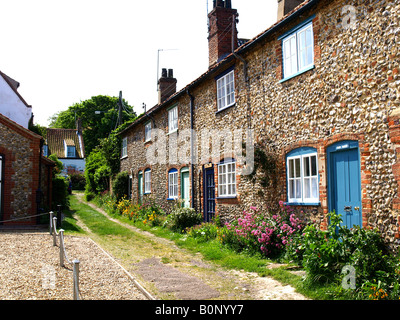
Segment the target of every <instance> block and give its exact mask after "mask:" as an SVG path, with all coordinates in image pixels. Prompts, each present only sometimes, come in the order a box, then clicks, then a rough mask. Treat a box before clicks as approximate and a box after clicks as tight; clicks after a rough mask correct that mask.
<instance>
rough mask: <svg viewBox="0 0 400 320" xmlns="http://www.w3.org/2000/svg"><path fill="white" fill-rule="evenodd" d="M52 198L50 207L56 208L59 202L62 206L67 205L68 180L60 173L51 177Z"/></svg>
mask: <svg viewBox="0 0 400 320" xmlns="http://www.w3.org/2000/svg"><path fill="white" fill-rule="evenodd" d="M52 188H53V198H52V207H53V208H56V207H57V205H59V204H61V205H62V206H63V207H64V208H65V207H68V206H69V200H68V181H67V180H65V178H64V177H62V176H60V175H56V176H55V177H53V186H52Z"/></svg>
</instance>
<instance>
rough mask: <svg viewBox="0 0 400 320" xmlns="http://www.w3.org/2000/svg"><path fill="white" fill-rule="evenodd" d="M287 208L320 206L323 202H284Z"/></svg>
mask: <svg viewBox="0 0 400 320" xmlns="http://www.w3.org/2000/svg"><path fill="white" fill-rule="evenodd" d="M283 204H284V205H286V206H320V205H321V202H284V203H283Z"/></svg>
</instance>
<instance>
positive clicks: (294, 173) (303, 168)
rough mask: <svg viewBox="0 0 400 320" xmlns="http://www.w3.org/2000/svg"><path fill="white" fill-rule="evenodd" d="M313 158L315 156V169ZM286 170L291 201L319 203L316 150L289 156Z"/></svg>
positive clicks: (288, 195) (288, 196) (289, 200)
mask: <svg viewBox="0 0 400 320" xmlns="http://www.w3.org/2000/svg"><path fill="white" fill-rule="evenodd" d="M311 158H315V168H314V169H315V170H314V171H313V168H312V167H313V166H312V160H311ZM296 164H298V166H296ZM286 171H287V186H288V190H287V198H288V202H289V203H319V174H318V156H317V153H316V152H309V153H304V154H300V155H295V156H288V157H287V159H286Z"/></svg>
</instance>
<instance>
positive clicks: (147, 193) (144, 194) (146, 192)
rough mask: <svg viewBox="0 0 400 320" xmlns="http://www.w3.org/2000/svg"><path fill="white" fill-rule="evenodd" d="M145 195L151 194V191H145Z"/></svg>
mask: <svg viewBox="0 0 400 320" xmlns="http://www.w3.org/2000/svg"><path fill="white" fill-rule="evenodd" d="M143 194H144V195H146V194H151V192H145V193H143Z"/></svg>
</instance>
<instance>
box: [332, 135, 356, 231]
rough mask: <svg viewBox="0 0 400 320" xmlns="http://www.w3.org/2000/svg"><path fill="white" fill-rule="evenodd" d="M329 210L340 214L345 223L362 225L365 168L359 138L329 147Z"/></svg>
mask: <svg viewBox="0 0 400 320" xmlns="http://www.w3.org/2000/svg"><path fill="white" fill-rule="evenodd" d="M327 155H328V192H329V210H330V211H331V212H332V211H335V212H336V213H338V214H340V215H341V216H342V219H343V225H344V226H347V227H348V228H352V227H353V226H354V225H356V226H360V227H361V226H362V214H361V210H362V208H361V171H360V153H359V148H358V142H357V141H342V142H339V143H336V144H334V145H332V146H330V147H329V148H328V149H327Z"/></svg>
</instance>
